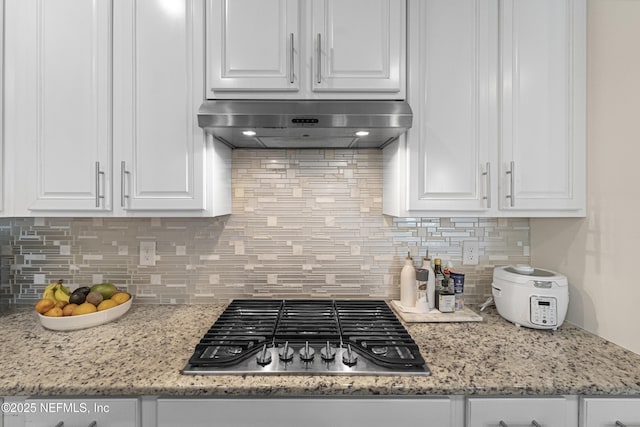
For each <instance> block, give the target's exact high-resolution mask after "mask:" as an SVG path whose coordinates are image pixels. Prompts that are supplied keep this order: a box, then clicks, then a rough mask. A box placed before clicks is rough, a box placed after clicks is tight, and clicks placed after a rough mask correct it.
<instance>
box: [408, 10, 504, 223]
mask: <svg viewBox="0 0 640 427" xmlns="http://www.w3.org/2000/svg"><path fill="white" fill-rule="evenodd" d="M412 6H415V8H412V9H411V17H410V23H411V25H412V33H411V34H412V35H414V36H415V38H414V39H413V43H412V44H411V51H410V55H411V56H410V61H417V63H414V64H412V68H411V70H412V73H411V75H410V87H411V90H410V91H409V94H408V100H409V102H410V103H411V105H412V108H413V110H414V125H413V128H412V129H410V130H409V132H408V134H407V144H408V150H409V152H410V153H411V156H410V159H409V161H410V166H409V167H410V173H409V177H410V179H409V206H408V208H409V209H410V210H428V211H474V212H484V211H488V210H489V209H490V208H491V207H492V203H493V205H494V206H495V202H493V201H492V200H491V199H492V192H491V187H492V185H493V183H492V182H491V177H492V175H491V166H492V156H491V155H492V154H493V153H494V151H493V150H491V149H490V147H491V143H492V142H493V141H494V140H495V139H494V138H495V130H494V128H492V123H494V121H495V118H496V116H495V113H496V112H495V102H494V98H493V97H492V94H493V89H494V87H495V81H496V67H495V60H496V52H497V51H496V47H497V46H496V40H497V33H496V32H495V24H496V17H497V11H498V3H497V0H489V1H485V0H482V1H479V0H460V1H456V2H451V1H449V0H428V1H420V2H417V3H412ZM415 9H417V10H415ZM493 166H494V168H495V166H496V165H495V163H493ZM414 171H415V172H414ZM493 194H495V192H494V193H493Z"/></svg>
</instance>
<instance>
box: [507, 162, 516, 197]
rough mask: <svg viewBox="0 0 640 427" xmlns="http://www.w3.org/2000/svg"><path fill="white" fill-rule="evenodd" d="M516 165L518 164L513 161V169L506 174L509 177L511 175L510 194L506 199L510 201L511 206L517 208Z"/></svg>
mask: <svg viewBox="0 0 640 427" xmlns="http://www.w3.org/2000/svg"><path fill="white" fill-rule="evenodd" d="M515 164H516V162H514V161H513V160H512V161H511V165H510V167H511V169H510V170H508V171H507V172H505V173H506V174H507V175H509V182H510V188H509V190H510V194H507V195H506V198H507V199H509V206H511V207H514V206H515V202H516V200H515V199H516V197H515V185H516V178H515V176H516V173H515Z"/></svg>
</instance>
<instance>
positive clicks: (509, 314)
mask: <svg viewBox="0 0 640 427" xmlns="http://www.w3.org/2000/svg"><path fill="white" fill-rule="evenodd" d="M491 293H492V294H493V299H494V301H495V304H496V308H497V309H498V313H500V315H501V316H502V317H504V318H505V319H507V320H508V321H510V322H513V323H515V324H516V326H526V327H529V328H535V329H553V330H556V329H558V327H559V326H560V325H562V322H564V318H565V316H566V314H567V308H568V306H569V283H568V281H567V278H566V276H564V275H562V274H559V273H556V272H554V271H549V270H542V269H539V268H533V267H531V266H529V265H520V264H519V265H515V266H512V265H510V266H505V267H496V268H495V269H494V270H493V283H492V284H491Z"/></svg>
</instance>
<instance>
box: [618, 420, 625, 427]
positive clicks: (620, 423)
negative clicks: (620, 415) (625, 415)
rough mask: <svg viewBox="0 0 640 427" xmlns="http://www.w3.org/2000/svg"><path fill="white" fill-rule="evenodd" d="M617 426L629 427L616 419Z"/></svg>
mask: <svg viewBox="0 0 640 427" xmlns="http://www.w3.org/2000/svg"><path fill="white" fill-rule="evenodd" d="M616 427H627V425H626V424H625V423H623V422H622V421H616Z"/></svg>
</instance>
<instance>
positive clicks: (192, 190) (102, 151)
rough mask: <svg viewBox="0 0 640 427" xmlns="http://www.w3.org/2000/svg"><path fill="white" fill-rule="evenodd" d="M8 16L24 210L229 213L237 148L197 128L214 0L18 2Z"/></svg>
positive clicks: (9, 83)
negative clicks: (207, 16)
mask: <svg viewBox="0 0 640 427" xmlns="http://www.w3.org/2000/svg"><path fill="white" fill-rule="evenodd" d="M6 14H7V17H8V19H7V22H8V25H7V43H6V49H7V55H6V57H7V66H6V70H7V74H6V77H5V79H6V80H5V81H6V84H5V87H7V88H10V90H9V92H8V93H7V95H6V97H5V105H9V106H11V108H8V109H7V111H10V113H9V115H8V117H7V122H9V123H10V125H9V126H7V127H6V129H5V131H6V132H5V137H6V140H7V146H8V149H7V157H8V158H10V159H11V160H12V161H11V177H12V180H13V181H12V182H13V184H12V186H13V188H15V191H14V192H12V202H14V203H13V210H12V214H13V215H16V216H18V215H20V216H33V215H38V216H56V215H58V216H59V215H64V216H129V215H138V216H160V215H162V216H210V215H220V214H227V213H230V195H231V192H230V189H231V186H230V160H229V159H230V150H229V149H228V148H226V147H220V146H219V145H218V144H219V143H216V142H213V141H212V140H210V139H209V140H207V138H206V137H205V135H204V133H203V131H202V130H201V129H200V128H199V127H198V125H197V109H198V107H199V106H200V104H201V103H202V100H203V99H204V18H203V14H204V0H177V1H170V2H167V1H163V0H145V1H143V0H113V1H100V2H88V1H85V0H46V1H44V0H8V1H7V8H6ZM214 164H215V165H216V167H219V168H220V170H217V171H215V179H218V180H220V181H216V182H211V180H210V179H211V178H212V177H214V171H212V170H211V168H212V167H213V165H214Z"/></svg>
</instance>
